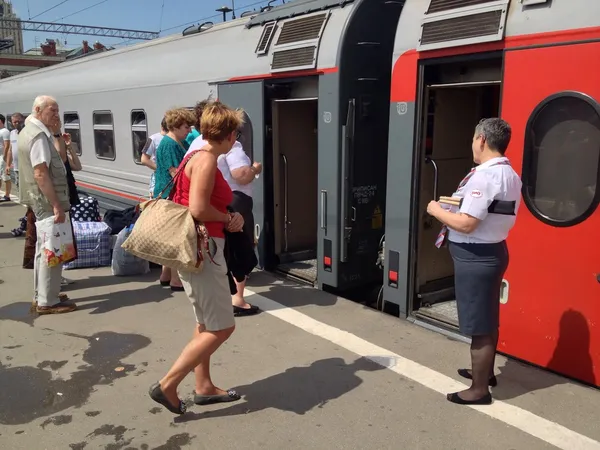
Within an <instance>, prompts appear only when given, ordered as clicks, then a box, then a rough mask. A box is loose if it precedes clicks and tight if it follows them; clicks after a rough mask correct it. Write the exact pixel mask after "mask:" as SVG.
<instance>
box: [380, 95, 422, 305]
mask: <svg viewBox="0 0 600 450" xmlns="http://www.w3.org/2000/svg"><path fill="white" fill-rule="evenodd" d="M414 128H415V104H414V103H412V102H410V103H392V104H391V108H390V150H389V154H388V174H389V176H388V180H387V192H388V193H389V196H388V198H389V199H391V201H388V203H387V206H386V220H385V223H386V226H385V270H384V278H383V299H384V301H386V302H390V303H394V304H396V305H398V306H399V309H400V316H401V317H406V316H407V313H408V301H407V300H408V297H407V294H408V288H409V281H410V280H411V276H412V275H411V273H412V270H411V267H410V265H409V264H410V263H409V262H410V261H411V260H412V259H413V258H411V246H410V236H411V220H412V219H411V217H412V214H411V210H412V197H413V196H412V188H413V186H412V184H413V182H412V174H413V148H414ZM390 270H394V271H395V272H396V273H397V274H398V281H397V283H390V280H389V271H390Z"/></svg>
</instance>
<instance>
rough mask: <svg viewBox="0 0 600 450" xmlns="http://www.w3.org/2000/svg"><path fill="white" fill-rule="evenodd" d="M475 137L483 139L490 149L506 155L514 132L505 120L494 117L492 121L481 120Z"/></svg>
mask: <svg viewBox="0 0 600 450" xmlns="http://www.w3.org/2000/svg"><path fill="white" fill-rule="evenodd" d="M475 135H476V136H481V137H483V138H484V139H485V142H487V145H488V147H489V148H490V149H492V150H495V151H497V152H500V153H501V154H503V155H504V153H505V152H506V149H507V148H508V144H509V143H510V138H511V136H512V130H511V128H510V125H509V124H508V122H506V121H505V120H502V119H500V118H498V117H492V118H490V119H481V121H480V122H479V124H477V126H476V127H475Z"/></svg>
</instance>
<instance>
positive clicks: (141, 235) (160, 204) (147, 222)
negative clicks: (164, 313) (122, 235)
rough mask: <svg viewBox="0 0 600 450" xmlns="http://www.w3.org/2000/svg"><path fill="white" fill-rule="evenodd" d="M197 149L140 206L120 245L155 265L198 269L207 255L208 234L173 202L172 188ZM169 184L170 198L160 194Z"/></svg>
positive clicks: (191, 269) (190, 270)
mask: <svg viewBox="0 0 600 450" xmlns="http://www.w3.org/2000/svg"><path fill="white" fill-rule="evenodd" d="M195 154H196V152H192V153H191V154H190V155H188V156H187V157H186V158H185V160H184V162H183V164H181V165H180V167H179V169H178V170H177V173H175V176H174V177H173V178H172V179H171V181H170V182H169V184H167V186H165V188H164V189H163V191H162V192H161V193H160V195H159V196H158V198H156V199H152V200H148V201H146V202H144V203H141V204H140V205H139V209H140V210H141V214H140V216H139V218H138V219H137V221H136V222H135V226H134V227H133V230H132V231H131V234H130V235H129V237H128V238H127V239H126V240H125V242H123V244H122V246H121V247H122V248H123V249H125V250H126V251H127V252H129V253H131V254H132V255H135V256H138V257H140V258H143V259H145V260H148V261H151V262H153V263H155V264H160V265H163V266H166V267H170V268H172V269H176V270H182V271H186V272H201V271H202V268H203V263H204V254H207V255H209V257H210V250H209V241H210V236H209V235H208V231H207V230H206V227H205V226H204V225H203V224H202V223H200V222H198V221H196V220H195V219H194V218H193V217H192V214H191V213H190V210H189V209H188V208H187V207H186V206H183V205H179V204H177V203H174V202H173V201H172V200H171V199H172V198H173V190H174V189H173V188H174V186H175V184H176V183H177V179H178V178H179V177H180V176H181V173H182V172H183V170H184V168H185V166H186V165H187V163H188V162H189V160H190V159H191V158H192V156H194V155H195ZM169 187H171V192H170V194H169V199H168V200H166V199H163V198H162V195H163V193H164V192H165V191H166V190H167V189H169Z"/></svg>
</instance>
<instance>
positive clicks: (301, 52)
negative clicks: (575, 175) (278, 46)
mask: <svg viewBox="0 0 600 450" xmlns="http://www.w3.org/2000/svg"><path fill="white" fill-rule="evenodd" d="M316 66H317V47H316V46H315V45H311V46H309V47H297V48H292V49H288V50H279V51H274V52H273V60H272V62H271V72H282V71H288V70H303V69H314V68H315V67H316Z"/></svg>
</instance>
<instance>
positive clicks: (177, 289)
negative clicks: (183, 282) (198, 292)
mask: <svg viewBox="0 0 600 450" xmlns="http://www.w3.org/2000/svg"><path fill="white" fill-rule="evenodd" d="M171 291H173V292H184V291H185V289H184V288H183V286H171Z"/></svg>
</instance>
